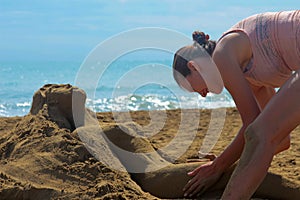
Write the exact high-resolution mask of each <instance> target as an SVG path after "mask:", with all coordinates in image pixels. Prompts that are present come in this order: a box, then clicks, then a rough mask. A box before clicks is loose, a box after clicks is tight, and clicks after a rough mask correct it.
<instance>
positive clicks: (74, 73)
mask: <svg viewBox="0 0 300 200" xmlns="http://www.w3.org/2000/svg"><path fill="white" fill-rule="evenodd" d="M149 63H150V64H149ZM171 63H172V61H171V59H166V60H162V61H161V60H158V61H151V62H149V60H147V61H143V60H138V61H133V60H119V61H117V62H113V63H110V64H109V65H106V66H105V71H104V73H103V74H99V75H98V77H99V80H98V82H97V83H96V84H95V83H94V84H93V85H92V86H91V85H89V84H87V86H84V88H83V89H84V90H85V91H86V92H87V101H86V106H87V107H89V108H90V109H92V110H94V111H95V112H105V111H127V110H132V111H136V110H165V109H177V108H218V107H232V106H234V103H233V101H232V99H231V97H230V95H229V94H228V92H227V91H226V90H224V91H223V92H222V93H221V94H220V95H213V94H209V95H208V96H207V97H206V98H202V97H201V96H200V95H198V94H191V93H187V92H185V91H183V90H181V89H180V88H179V87H178V86H177V85H176V83H175V81H174V80H173V78H172V73H171ZM162 66H163V68H162ZM82 67H84V66H83V65H82V62H63V61H59V62H46V61H43V62H29V61H26V62H15V61H14V62H0V116H23V115H26V114H27V113H28V112H29V110H30V106H31V102H32V97H33V94H34V92H35V91H37V90H38V89H39V88H40V87H42V86H43V85H44V84H49V83H57V84H66V83H69V84H72V85H78V84H79V85H84V84H83V83H85V81H81V82H78V79H79V78H80V76H82V74H81V73H80V72H81V71H80V69H82ZM96 67H104V66H102V65H101V63H98V65H97V66H96ZM143 67H144V68H143ZM145 67H146V68H147V69H146V70H144V69H145ZM162 69H163V70H162ZM162 71H163V72H162ZM91 73H93V72H91ZM91 75H92V74H91ZM87 76H89V75H87ZM84 80H85V79H84ZM124 80H125V81H124ZM145 80H146V81H145ZM151 80H154V81H151ZM82 82H83V83H82ZM86 82H87V83H88V82H89V78H88V77H87V78H86Z"/></svg>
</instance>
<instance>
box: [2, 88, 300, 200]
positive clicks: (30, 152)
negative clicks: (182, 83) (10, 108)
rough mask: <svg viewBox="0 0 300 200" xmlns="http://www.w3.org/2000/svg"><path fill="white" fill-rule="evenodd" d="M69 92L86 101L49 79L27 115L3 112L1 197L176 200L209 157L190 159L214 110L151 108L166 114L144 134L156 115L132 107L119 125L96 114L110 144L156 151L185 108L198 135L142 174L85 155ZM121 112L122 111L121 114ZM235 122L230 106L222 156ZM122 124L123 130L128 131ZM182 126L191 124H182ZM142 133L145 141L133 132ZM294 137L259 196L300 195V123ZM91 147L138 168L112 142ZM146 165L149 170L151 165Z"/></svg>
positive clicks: (215, 191) (215, 190) (217, 189)
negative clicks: (191, 172)
mask: <svg viewBox="0 0 300 200" xmlns="http://www.w3.org/2000/svg"><path fill="white" fill-rule="evenodd" d="M74 91H75V92H76V94H78V95H77V96H78V98H77V100H78V101H76V105H77V104H78V105H84V100H85V94H84V92H83V91H81V90H80V89H78V88H74V87H72V86H70V85H48V86H45V87H44V88H42V90H39V91H37V92H36V94H35V96H34V98H33V99H34V103H33V107H32V109H31V111H30V113H29V114H28V115H26V116H24V117H3V118H0V157H1V160H0V199H161V198H180V197H181V196H180V195H182V191H181V187H182V186H183V185H184V184H185V182H184V181H187V180H188V177H187V176H186V172H187V171H189V170H190V169H193V168H195V167H196V166H198V165H199V164H200V163H205V162H207V161H209V160H208V159H202V160H200V162H198V163H195V162H191V161H195V159H197V158H198V150H199V147H200V146H201V144H202V141H203V138H204V135H205V133H206V132H207V129H208V127H209V125H210V120H211V113H212V110H184V111H183V110H170V111H155V112H154V115H157V116H163V115H165V116H166V121H165V123H164V124H163V127H162V129H161V130H160V131H159V132H158V133H157V134H155V135H147V130H148V131H149V130H150V129H151V126H147V125H149V124H151V118H150V116H152V117H153V113H151V114H150V113H149V112H148V111H135V112H130V116H131V118H132V121H131V122H123V123H121V124H119V125H117V124H116V121H115V119H114V117H115V116H114V115H113V114H112V113H109V112H108V113H97V114H96V116H97V123H99V125H100V126H101V127H102V128H103V131H104V134H105V136H106V137H107V138H108V139H110V140H111V141H112V142H113V143H114V144H115V145H117V146H119V147H120V148H122V149H125V150H128V151H131V152H144V153H145V152H153V149H154V150H159V149H161V148H162V147H165V146H167V145H168V144H170V142H172V140H173V139H174V137H175V136H176V134H177V131H178V128H179V125H180V121H181V116H182V113H183V112H185V113H189V114H190V115H191V116H193V115H194V114H197V113H200V122H199V126H197V129H196V130H195V131H196V137H195V139H194V140H193V142H192V143H191V144H190V145H189V147H188V149H187V151H186V152H185V153H184V154H183V155H182V156H180V157H178V158H176V159H175V161H174V164H170V165H168V166H166V167H164V168H161V169H160V170H158V171H154V172H149V173H146V174H145V173H140V174H134V173H127V172H124V171H123V172H122V171H118V170H116V169H114V168H113V167H111V166H107V165H105V164H104V163H103V162H100V161H99V160H97V159H96V158H95V157H94V156H93V155H92V154H91V153H90V151H91V149H89V150H90V151H88V150H87V149H86V146H85V145H84V143H83V142H82V140H84V138H82V137H81V136H80V130H93V127H85V124H83V122H82V119H79V121H80V120H81V122H80V123H81V128H79V129H76V122H74V119H73V118H72V116H71V115H70V113H69V112H70V102H71V103H72V101H70V94H72V93H73V92H74ZM73 103H74V102H73ZM77 110H78V112H77V115H78V116H85V117H86V118H87V113H88V114H89V113H90V112H89V111H87V110H86V109H82V108H80V107H78V109H77ZM81 112H84V113H81ZM80 113H81V114H80ZM119 115H120V116H122V113H119ZM78 116H77V117H78ZM79 118H80V117H79ZM77 121H78V120H77ZM194 122H195V121H194V120H192V119H191V120H190V121H186V122H185V123H186V126H187V127H194V126H193V124H192V123H194ZM189 123H190V124H189ZM240 126H241V120H240V117H239V114H238V111H237V110H236V109H235V108H227V109H226V120H225V125H224V127H223V129H222V133H221V136H220V138H219V139H218V142H217V143H216V145H215V146H214V148H213V149H212V152H211V153H214V154H216V155H218V154H220V153H221V152H222V150H223V149H224V148H225V147H226V146H227V145H228V144H229V143H230V141H231V140H232V139H233V138H234V135H235V134H236V133H237V131H238V130H239V127H240ZM120 127H121V128H120ZM124 128H127V132H126V131H124ZM153 128H155V127H152V129H153ZM187 131H192V130H189V129H188V128H187ZM125 132H126V133H125ZM141 132H142V133H144V135H146V136H147V137H146V139H145V137H142V138H141V137H139V138H136V137H133V136H132V135H134V134H136V133H141ZM128 133H129V135H128ZM291 141H292V142H291V147H290V149H289V150H287V151H285V152H282V153H280V154H278V155H276V156H275V157H274V160H273V162H272V165H271V167H270V169H269V172H270V173H269V174H268V176H267V178H266V179H265V182H264V183H263V184H262V187H260V189H259V191H258V193H257V194H258V197H260V198H264V199H283V198H285V199H297V197H299V195H300V175H299V173H300V170H299V169H300V168H299V167H300V164H299V163H300V158H299V157H300V154H299V152H300V128H299V127H298V128H296V130H294V131H293V132H292V135H291ZM182 142H183V143H184V142H185V141H184V140H183V141H182ZM96 147H97V148H96ZM99 149H100V150H99ZM95 151H98V152H100V153H102V154H103V155H105V156H107V157H111V160H112V162H113V161H114V162H115V163H116V165H120V166H122V167H124V168H123V169H126V168H128V169H129V168H132V167H135V165H134V163H133V164H132V165H130V164H128V162H126V158H122V157H120V154H119V153H118V152H115V151H112V149H111V148H103V147H101V146H96V145H95ZM174 151H176V149H174ZM113 158H114V159H113ZM142 159H145V160H146V161H147V162H151V160H152V162H153V161H157V160H160V162H161V163H163V164H165V163H169V162H170V159H168V157H167V156H166V155H164V154H153V155H152V157H151V159H150V161H149V157H147V158H142ZM146 161H145V162H146ZM198 161H199V160H198ZM144 167H145V169H147V167H148V166H144ZM229 175H230V173H229V172H228V173H227V174H225V175H224V176H223V177H222V179H221V180H220V181H219V183H217V184H216V185H214V186H213V187H212V188H211V189H210V192H207V194H206V195H205V197H203V199H216V198H218V197H219V195H220V193H221V192H222V188H223V187H224V184H226V180H227V179H228V177H229ZM245 178H247V177H245Z"/></svg>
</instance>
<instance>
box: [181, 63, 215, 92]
mask: <svg viewBox="0 0 300 200" xmlns="http://www.w3.org/2000/svg"><path fill="white" fill-rule="evenodd" d="M189 68H190V70H191V73H190V74H189V75H187V76H186V80H187V81H188V82H189V84H190V86H191V90H189V91H190V92H197V93H199V94H200V95H201V96H202V97H206V95H207V93H208V92H209V91H208V88H207V85H206V83H205V81H204V79H203V78H202V76H201V75H200V73H199V72H198V71H197V70H196V69H195V68H194V67H189Z"/></svg>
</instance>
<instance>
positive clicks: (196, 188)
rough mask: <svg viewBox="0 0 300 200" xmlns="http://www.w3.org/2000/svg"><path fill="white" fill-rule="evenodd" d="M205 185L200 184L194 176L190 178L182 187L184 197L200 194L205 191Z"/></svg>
mask: <svg viewBox="0 0 300 200" xmlns="http://www.w3.org/2000/svg"><path fill="white" fill-rule="evenodd" d="M205 190H206V187H205V185H204V184H201V183H200V181H199V180H198V179H197V178H196V177H194V178H193V179H191V180H190V181H189V182H188V183H187V185H186V186H185V188H184V197H192V196H195V195H201V194H203V192H205Z"/></svg>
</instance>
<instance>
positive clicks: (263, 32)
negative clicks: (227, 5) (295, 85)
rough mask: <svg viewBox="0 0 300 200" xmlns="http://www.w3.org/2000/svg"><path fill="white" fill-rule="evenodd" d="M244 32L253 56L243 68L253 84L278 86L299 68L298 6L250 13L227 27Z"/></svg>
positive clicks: (232, 30) (299, 19)
mask: <svg viewBox="0 0 300 200" xmlns="http://www.w3.org/2000/svg"><path fill="white" fill-rule="evenodd" d="M236 31H242V32H245V33H246V34H247V35H248V37H249V39H250V42H251V48H252V53H253V57H252V59H251V60H250V62H249V63H248V65H247V66H246V67H245V69H244V75H245V77H246V79H247V80H248V81H249V82H250V83H251V84H253V85H256V86H270V87H280V86H281V85H282V84H283V83H284V82H285V81H286V80H287V79H288V78H289V77H290V76H291V74H292V71H294V70H297V69H299V68H300V10H296V11H284V12H267V13H262V14H257V15H253V16H250V17H248V18H246V19H244V20H242V21H240V22H239V23H237V24H236V25H234V26H233V27H231V29H230V30H228V31H227V32H226V33H225V34H224V35H226V34H228V33H230V32H236Z"/></svg>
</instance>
